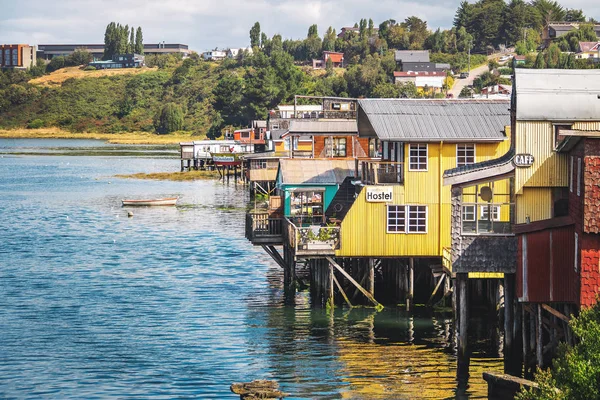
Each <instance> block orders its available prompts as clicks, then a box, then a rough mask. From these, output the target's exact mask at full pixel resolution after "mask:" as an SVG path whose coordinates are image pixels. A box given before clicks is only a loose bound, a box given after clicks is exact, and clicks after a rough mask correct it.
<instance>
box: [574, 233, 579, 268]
mask: <svg viewBox="0 0 600 400" xmlns="http://www.w3.org/2000/svg"><path fill="white" fill-rule="evenodd" d="M578 261H579V234H578V233H577V232H575V258H574V261H573V268H574V269H575V272H577V273H578V272H579V262H578Z"/></svg>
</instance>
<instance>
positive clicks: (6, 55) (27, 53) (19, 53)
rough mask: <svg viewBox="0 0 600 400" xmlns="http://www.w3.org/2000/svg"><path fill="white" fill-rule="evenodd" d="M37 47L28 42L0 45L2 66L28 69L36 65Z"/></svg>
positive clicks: (0, 63)
mask: <svg viewBox="0 0 600 400" xmlns="http://www.w3.org/2000/svg"><path fill="white" fill-rule="evenodd" d="M35 54H36V48H35V46H30V45H28V44H3V45H0V67H2V68H18V69H27V68H31V67H32V66H33V65H35V60H36V57H35Z"/></svg>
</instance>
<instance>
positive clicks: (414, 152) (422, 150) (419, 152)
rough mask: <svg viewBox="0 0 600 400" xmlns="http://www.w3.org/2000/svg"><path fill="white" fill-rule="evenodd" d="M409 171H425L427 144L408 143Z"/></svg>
mask: <svg viewBox="0 0 600 400" xmlns="http://www.w3.org/2000/svg"><path fill="white" fill-rule="evenodd" d="M408 148H409V168H408V169H409V171H427V145H426V144H410V145H409V146H408Z"/></svg>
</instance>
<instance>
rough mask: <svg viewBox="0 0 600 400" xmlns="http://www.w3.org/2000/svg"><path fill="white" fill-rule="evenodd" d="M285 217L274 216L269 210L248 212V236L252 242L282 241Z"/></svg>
mask: <svg viewBox="0 0 600 400" xmlns="http://www.w3.org/2000/svg"><path fill="white" fill-rule="evenodd" d="M283 221H284V219H283V218H273V217H270V216H269V213H267V212H249V213H247V214H246V238H247V239H248V240H250V241H251V242H267V241H268V242H274V243H276V242H281V241H282V240H283Z"/></svg>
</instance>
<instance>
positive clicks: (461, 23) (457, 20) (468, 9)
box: [454, 0, 473, 29]
mask: <svg viewBox="0 0 600 400" xmlns="http://www.w3.org/2000/svg"><path fill="white" fill-rule="evenodd" d="M472 17H473V4H471V3H469V2H468V1H466V0H463V1H462V2H461V3H460V5H459V6H458V9H457V10H456V14H455V15H454V27H455V28H456V29H460V28H470V27H471V19H472Z"/></svg>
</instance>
